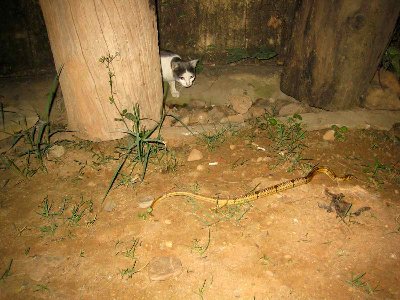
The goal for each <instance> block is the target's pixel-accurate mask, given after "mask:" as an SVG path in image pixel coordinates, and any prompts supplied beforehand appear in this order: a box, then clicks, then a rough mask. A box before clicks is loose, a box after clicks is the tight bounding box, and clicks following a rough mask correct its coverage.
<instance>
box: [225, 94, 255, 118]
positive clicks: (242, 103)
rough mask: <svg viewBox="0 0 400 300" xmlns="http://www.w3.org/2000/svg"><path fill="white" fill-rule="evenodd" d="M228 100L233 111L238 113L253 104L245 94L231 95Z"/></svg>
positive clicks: (242, 112) (241, 112)
mask: <svg viewBox="0 0 400 300" xmlns="http://www.w3.org/2000/svg"><path fill="white" fill-rule="evenodd" d="M228 100H229V102H230V103H231V105H232V108H233V109H234V111H236V112H237V113H239V114H244V113H246V112H247V111H248V110H249V108H250V107H251V105H252V104H253V102H252V101H251V98H250V97H249V96H247V95H231V96H230V97H229V99H228Z"/></svg>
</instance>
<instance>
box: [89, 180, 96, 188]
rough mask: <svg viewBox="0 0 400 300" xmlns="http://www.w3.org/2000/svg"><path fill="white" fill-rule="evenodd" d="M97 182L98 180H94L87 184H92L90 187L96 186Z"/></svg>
mask: <svg viewBox="0 0 400 300" xmlns="http://www.w3.org/2000/svg"><path fill="white" fill-rule="evenodd" d="M96 185H97V184H96V182H94V181H89V182H88V184H87V186H90V187H94V186H96Z"/></svg>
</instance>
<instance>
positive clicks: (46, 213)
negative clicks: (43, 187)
mask: <svg viewBox="0 0 400 300" xmlns="http://www.w3.org/2000/svg"><path fill="white" fill-rule="evenodd" d="M66 204H67V199H66V198H64V201H63V204H62V206H61V207H60V208H59V210H58V211H57V212H53V211H52V209H53V203H50V202H49V198H48V196H46V197H45V198H44V200H43V201H42V203H41V205H39V208H40V209H41V211H39V212H36V213H37V214H38V215H40V216H42V217H43V218H50V217H54V216H59V215H62V214H63V213H64V210H65V207H66Z"/></svg>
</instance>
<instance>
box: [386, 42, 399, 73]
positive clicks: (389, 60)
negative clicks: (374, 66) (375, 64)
mask: <svg viewBox="0 0 400 300" xmlns="http://www.w3.org/2000/svg"><path fill="white" fill-rule="evenodd" d="M382 67H383V68H384V69H386V70H391V71H393V72H394V73H395V74H396V76H397V79H400V49H398V48H396V47H394V46H389V47H388V48H387V49H386V51H385V53H384V54H383V57H382Z"/></svg>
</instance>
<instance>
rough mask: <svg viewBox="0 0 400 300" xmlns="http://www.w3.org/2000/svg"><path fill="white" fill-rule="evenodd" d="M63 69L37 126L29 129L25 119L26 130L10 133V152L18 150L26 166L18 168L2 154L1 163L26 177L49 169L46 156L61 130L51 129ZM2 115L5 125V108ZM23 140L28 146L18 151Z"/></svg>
mask: <svg viewBox="0 0 400 300" xmlns="http://www.w3.org/2000/svg"><path fill="white" fill-rule="evenodd" d="M62 68H63V67H61V68H60V69H59V71H58V73H57V75H56V77H55V78H54V80H53V84H52V87H51V89H50V93H49V96H48V99H47V106H46V110H45V112H44V113H43V114H42V115H40V114H38V117H39V120H38V121H37V122H36V124H35V125H34V126H33V127H32V128H28V123H27V120H26V118H25V117H24V118H23V121H22V124H20V125H21V126H23V127H24V129H22V130H20V131H19V132H16V133H12V134H11V133H9V134H10V135H11V136H12V138H13V141H12V146H11V148H10V150H11V149H15V150H16V152H17V153H16V157H17V158H22V157H24V158H25V163H24V165H22V166H18V164H17V163H16V160H15V159H14V158H11V157H10V156H9V155H7V154H6V153H2V154H1V155H0V159H1V163H2V164H3V165H4V166H7V167H8V168H13V169H14V170H16V171H17V172H18V173H19V174H21V175H23V176H24V177H31V176H33V175H34V174H35V173H36V172H37V171H38V170H42V171H44V172H47V168H46V166H45V163H44V159H45V154H46V152H47V150H48V149H49V148H50V147H51V145H52V144H51V142H50V138H51V136H52V135H54V134H55V133H57V132H59V130H57V131H52V129H51V122H50V113H51V109H52V106H53V102H54V99H55V97H56V93H57V89H58V85H59V78H60V75H61V71H62ZM1 115H2V122H3V123H4V109H3V108H1ZM21 140H23V141H24V145H25V146H26V148H24V149H22V150H20V151H19V150H18V149H16V145H17V143H18V142H19V141H21Z"/></svg>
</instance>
